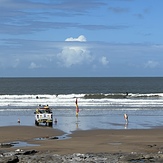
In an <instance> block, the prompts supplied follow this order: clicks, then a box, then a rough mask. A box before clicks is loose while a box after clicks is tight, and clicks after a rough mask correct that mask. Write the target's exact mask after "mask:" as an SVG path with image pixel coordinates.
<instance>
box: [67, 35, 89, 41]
mask: <svg viewBox="0 0 163 163" xmlns="http://www.w3.org/2000/svg"><path fill="white" fill-rule="evenodd" d="M65 41H80V42H86V41H87V40H86V38H85V36H83V35H80V36H79V37H78V38H73V37H70V38H67V39H66V40H65Z"/></svg>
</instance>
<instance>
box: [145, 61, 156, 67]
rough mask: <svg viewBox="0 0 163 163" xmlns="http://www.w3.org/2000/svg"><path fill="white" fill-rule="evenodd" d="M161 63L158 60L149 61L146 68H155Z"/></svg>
mask: <svg viewBox="0 0 163 163" xmlns="http://www.w3.org/2000/svg"><path fill="white" fill-rule="evenodd" d="M158 65H159V63H158V62H156V61H148V62H147V63H146V64H145V67H146V68H155V67H157V66H158Z"/></svg>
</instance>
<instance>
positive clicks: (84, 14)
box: [0, 0, 163, 77]
mask: <svg viewBox="0 0 163 163" xmlns="http://www.w3.org/2000/svg"><path fill="white" fill-rule="evenodd" d="M162 6H163V0H0V11H1V14H0V77H163V21H162V15H163V10H162Z"/></svg>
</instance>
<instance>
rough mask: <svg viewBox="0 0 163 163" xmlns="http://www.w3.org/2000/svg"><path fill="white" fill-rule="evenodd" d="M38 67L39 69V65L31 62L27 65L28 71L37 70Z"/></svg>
mask: <svg viewBox="0 0 163 163" xmlns="http://www.w3.org/2000/svg"><path fill="white" fill-rule="evenodd" d="M39 67H41V66H40V65H37V64H36V63H34V62H31V64H30V65H29V69H35V68H39Z"/></svg>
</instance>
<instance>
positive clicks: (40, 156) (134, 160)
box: [0, 149, 163, 163]
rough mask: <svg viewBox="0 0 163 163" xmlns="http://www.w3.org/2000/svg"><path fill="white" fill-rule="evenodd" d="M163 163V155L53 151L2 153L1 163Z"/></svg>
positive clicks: (0, 156) (18, 150)
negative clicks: (59, 152) (62, 153)
mask: <svg viewBox="0 0 163 163" xmlns="http://www.w3.org/2000/svg"><path fill="white" fill-rule="evenodd" d="M17 162H18V163H19V162H20V163H54V162H55V163H69V162H71V163H80V162H82V163H87V162H88V163H140V162H143V163H149V162H155V163H162V162H163V154H162V153H157V154H137V153H131V154H122V153H115V154H111V153H97V154H95V153H87V154H81V153H74V154H68V155H58V154H55V153H53V152H51V151H47V152H46V153H40V152H38V151H35V150H30V151H22V150H20V149H17V150H15V151H13V152H5V151H1V152H0V163H17Z"/></svg>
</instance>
